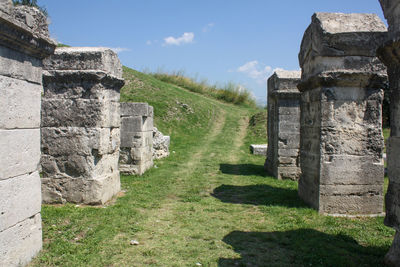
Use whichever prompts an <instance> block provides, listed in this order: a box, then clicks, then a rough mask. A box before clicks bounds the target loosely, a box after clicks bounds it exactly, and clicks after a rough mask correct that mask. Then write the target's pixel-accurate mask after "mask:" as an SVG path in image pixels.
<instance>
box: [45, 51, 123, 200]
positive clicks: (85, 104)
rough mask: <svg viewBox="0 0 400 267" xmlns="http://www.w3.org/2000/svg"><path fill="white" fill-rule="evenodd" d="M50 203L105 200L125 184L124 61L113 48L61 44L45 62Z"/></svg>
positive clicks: (46, 158) (48, 190)
mask: <svg viewBox="0 0 400 267" xmlns="http://www.w3.org/2000/svg"><path fill="white" fill-rule="evenodd" d="M44 65H45V68H46V69H47V71H45V72H44V75H43V83H44V96H43V99H42V121H41V126H42V132H41V139H42V147H41V148H42V157H41V166H42V196H43V202H44V203H65V202H72V203H82V204H103V203H105V202H106V201H108V200H109V199H110V198H111V197H112V196H113V195H114V194H116V193H117V192H118V191H119V190H120V176H119V170H118V158H119V147H120V125H121V119H120V103H119V98H120V88H121V87H122V86H123V84H124V81H123V80H122V78H121V77H122V66H121V63H120V61H119V59H118V57H117V55H116V54H115V53H114V52H113V51H111V50H110V49H107V48H87V47H86V48H84V47H80V48H78V47H72V48H57V49H56V51H55V54H54V55H53V56H51V57H50V58H48V59H46V60H45V62H44Z"/></svg>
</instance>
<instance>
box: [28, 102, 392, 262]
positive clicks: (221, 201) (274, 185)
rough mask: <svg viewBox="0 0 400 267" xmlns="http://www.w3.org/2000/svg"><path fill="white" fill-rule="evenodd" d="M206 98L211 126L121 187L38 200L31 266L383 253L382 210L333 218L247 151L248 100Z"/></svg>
mask: <svg viewBox="0 0 400 267" xmlns="http://www.w3.org/2000/svg"><path fill="white" fill-rule="evenodd" d="M210 105H212V106H213V109H212V110H213V113H214V115H213V116H214V119H212V120H211V125H209V127H208V128H209V129H210V130H209V132H208V133H207V134H205V135H204V136H201V137H199V138H198V139H197V140H196V141H195V142H194V143H193V144H191V146H190V150H188V151H184V150H183V149H180V150H176V151H175V153H173V152H172V151H171V156H170V157H169V158H167V159H166V160H163V161H156V162H155V165H158V168H155V169H152V170H150V171H149V172H146V173H145V175H143V176H135V177H133V176H123V177H122V181H121V183H122V188H123V189H124V190H125V195H124V196H121V197H120V198H119V199H118V200H114V202H113V203H111V204H110V205H108V206H104V208H91V207H80V206H75V205H67V206H66V207H63V208H60V209H58V208H57V207H46V206H45V207H44V211H43V214H44V250H43V252H42V253H41V255H40V256H39V257H38V258H37V259H35V261H34V262H33V263H32V266H43V265H46V266H48V265H49V266H54V265H60V264H61V265H64V266H79V265H86V266H288V265H289V266H290V265H294V266H296V265H309V264H313V265H314V264H322V265H348V266H352V265H354V266H357V265H367V266H368V265H373V266H376V265H379V264H381V263H382V259H383V255H384V254H385V253H386V252H387V250H388V247H389V245H390V242H391V240H392V238H393V231H392V230H391V229H390V228H387V227H385V226H383V218H382V217H380V218H365V219H348V218H332V217H326V216H321V215H319V214H318V213H317V211H315V210H313V209H311V208H308V207H307V206H306V205H304V204H303V202H302V201H301V200H300V199H299V197H298V195H297V183H296V182H295V181H288V180H285V181H282V180H276V179H274V178H272V177H268V176H266V175H265V172H264V169H263V164H264V160H265V157H262V156H254V155H250V151H249V144H250V143H251V138H249V136H248V132H247V126H248V119H249V116H250V115H251V114H250V112H249V110H248V109H242V108H239V107H234V106H231V105H225V104H220V103H218V102H216V101H212V100H211V101H210ZM210 110H211V109H210ZM188 142H192V141H191V139H188ZM363 229H369V234H368V235H363V234H362V233H363ZM371 233H372V234H371ZM371 235H372V236H373V235H376V236H377V238H376V239H373V240H371ZM136 241H137V242H138V245H134V243H136ZM200 264H201V265H200Z"/></svg>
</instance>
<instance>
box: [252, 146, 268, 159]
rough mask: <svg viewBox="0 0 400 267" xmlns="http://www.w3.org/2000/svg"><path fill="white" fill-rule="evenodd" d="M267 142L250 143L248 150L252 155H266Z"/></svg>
mask: <svg viewBox="0 0 400 267" xmlns="http://www.w3.org/2000/svg"><path fill="white" fill-rule="evenodd" d="M267 148H268V145H267V144H265V145H264V144H263V145H250V150H251V152H252V153H253V154H254V155H262V156H266V155H267Z"/></svg>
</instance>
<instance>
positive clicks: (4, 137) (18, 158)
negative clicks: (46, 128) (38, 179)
mask: <svg viewBox="0 0 400 267" xmlns="http://www.w3.org/2000/svg"><path fill="white" fill-rule="evenodd" d="M0 158H1V159H2V160H1V161H0V180H2V179H7V178H9V177H14V176H19V175H22V174H26V173H31V172H34V171H36V170H37V169H38V164H39V161H40V129H22V130H20V129H18V130H0Z"/></svg>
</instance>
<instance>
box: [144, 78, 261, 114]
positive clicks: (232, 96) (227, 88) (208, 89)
mask: <svg viewBox="0 0 400 267" xmlns="http://www.w3.org/2000/svg"><path fill="white" fill-rule="evenodd" d="M151 75H152V76H153V77H155V78H157V79H158V80H160V81H163V82H167V83H170V84H174V85H177V86H180V87H182V88H185V89H187V90H189V91H191V92H195V93H199V94H203V95H206V96H209V97H213V98H215V99H217V100H221V101H224V102H226V103H233V104H235V105H241V106H247V107H256V103H255V100H254V99H253V98H252V97H251V95H250V93H249V91H248V90H247V89H246V88H244V87H242V86H239V85H236V84H234V83H232V82H229V83H227V84H225V85H224V86H222V87H221V86H218V85H210V84H208V82H207V81H206V80H203V81H197V80H196V79H193V78H189V77H187V76H185V75H184V73H183V72H173V73H165V72H157V73H151Z"/></svg>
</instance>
